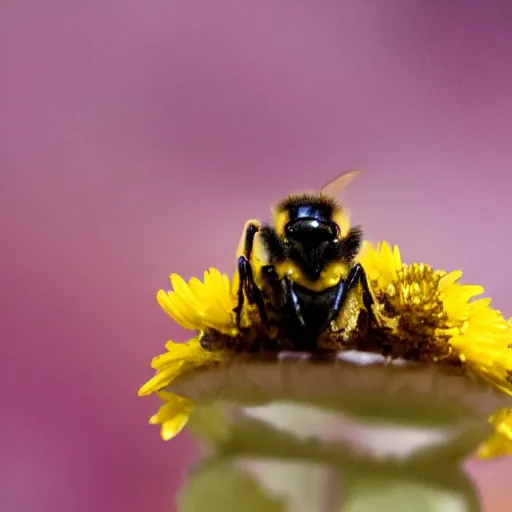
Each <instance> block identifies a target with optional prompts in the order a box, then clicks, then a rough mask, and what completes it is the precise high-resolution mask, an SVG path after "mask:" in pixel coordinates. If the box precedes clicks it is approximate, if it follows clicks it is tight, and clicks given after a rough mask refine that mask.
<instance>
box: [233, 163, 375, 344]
mask: <svg viewBox="0 0 512 512" xmlns="http://www.w3.org/2000/svg"><path fill="white" fill-rule="evenodd" d="M360 172H361V171H360V170H359V169H356V170H352V171H349V172H346V173H343V174H341V175H340V176H338V177H337V178H336V179H334V180H332V181H331V182H329V183H327V184H326V185H325V186H324V187H322V189H321V190H320V192H318V193H313V194H296V195H290V196H288V197H286V198H285V199H283V200H282V201H280V202H279V203H278V204H277V205H276V206H275V207H274V209H273V223H272V224H262V223H260V222H259V221H257V220H250V221H248V222H247V223H246V225H245V228H244V231H243V234H242V237H241V240H240V244H239V247H238V252H237V270H238V280H237V283H238V305H237V306H236V308H235V309H234V313H235V317H236V322H237V326H238V328H239V329H241V330H243V328H244V326H243V311H244V307H246V305H248V306H252V307H256V308H257V311H258V313H259V317H260V321H261V324H262V325H263V326H266V327H268V328H271V327H272V326H277V328H278V329H279V330H280V331H281V332H286V336H288V337H289V339H293V340H294V348H295V349H299V350H314V349H315V348H316V342H317V339H318V338H319V336H320V335H321V334H322V333H323V332H324V331H325V330H326V329H327V328H328V327H329V326H330V325H331V323H332V322H333V321H335V320H336V319H337V318H338V317H339V315H340V314H341V313H342V311H343V308H344V306H345V305H346V303H347V299H348V297H349V296H350V295H351V294H352V293H353V292H355V290H356V288H357V289H358V290H360V293H361V302H362V304H363V306H364V309H365V310H366V311H367V318H368V321H372V320H375V321H377V322H378V318H377V317H376V314H375V310H374V308H373V307H372V306H373V305H374V304H375V298H374V295H373V292H372V290H371V287H370V284H369V281H368V278H367V276H366V273H365V270H364V268H363V267H362V266H361V265H360V264H359V263H357V262H356V256H357V254H358V252H359V250H360V248H361V244H362V239H363V231H362V228H361V227H360V226H353V227H352V226H351V225H350V220H349V216H348V213H347V212H346V210H345V209H344V208H343V207H342V206H341V204H340V203H339V202H338V200H337V199H336V197H337V195H338V194H339V192H340V191H341V190H343V189H344V188H345V187H346V186H347V185H348V184H349V183H350V182H352V181H353V180H354V179H355V178H356V177H357V176H358V175H359V174H360Z"/></svg>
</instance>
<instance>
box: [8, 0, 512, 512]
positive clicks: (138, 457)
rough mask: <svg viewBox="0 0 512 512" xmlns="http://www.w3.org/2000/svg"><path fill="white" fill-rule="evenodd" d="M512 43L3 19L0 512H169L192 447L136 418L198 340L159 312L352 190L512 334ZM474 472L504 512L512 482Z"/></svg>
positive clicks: (165, 21) (323, 13)
mask: <svg viewBox="0 0 512 512" xmlns="http://www.w3.org/2000/svg"><path fill="white" fill-rule="evenodd" d="M242 4H243V7H242ZM511 26H512V3H511V2H510V1H508V0H503V1H499V0H495V1H494V2H485V1H483V0H482V1H472V2H471V1H470V2H465V3H464V5H463V4H462V3H458V5H457V3H456V2H453V3H452V4H451V5H449V3H448V2H442V1H434V2H432V1H430V2H428V1H410V0H401V1H399V0H391V1H386V2H381V1H378V0H374V1H360V0H353V1H340V0H295V1H293V2H292V1H282V2H275V1H271V0H260V1H259V2H244V3H242V2H240V1H238V2H235V1H231V0H224V1H223V2H208V1H207V0H203V1H199V0H198V1H190V2H183V1H169V0H166V1H163V0H155V1H153V2H140V1H133V0H123V1H119V0H106V1H105V0H104V1H102V2H100V1H91V2H64V1H62V0H61V1H55V0H54V1H47V2H35V1H34V0H32V1H27V0H6V1H4V2H2V5H1V7H0V55H1V69H2V78H1V80H0V102H1V103H0V112H1V114H0V213H1V216H0V246H1V252H2V258H1V267H0V293H1V308H0V326H1V329H2V331H1V349H0V350H1V358H0V361H1V363H0V364H1V365H2V368H1V371H0V375H1V377H0V378H1V379H3V381H4V382H3V383H2V384H3V385H2V386H1V388H0V389H2V393H3V394H4V396H3V398H2V415H1V417H0V434H1V438H0V454H1V470H0V474H1V476H0V509H1V510H2V511H6V512H8V511H23V512H24V511H35V510H37V511H66V510H73V511H75V512H80V511H88V512H90V511H91V510H93V511H95V512H102V511H113V510H123V511H125V512H138V511H145V510H158V511H163V510H168V511H171V510H173V496H174V494H175V492H176V490H177V489H178V488H179V486H180V485H181V483H182V480H183V478H184V474H185V470H186V468H187V465H188V464H190V463H191V461H192V460H193V457H194V447H193V443H192V441H191V440H190V438H189V437H188V435H187V434H184V435H181V436H180V437H179V438H177V439H176V440H174V441H172V442H170V443H167V444H165V443H163V441H161V440H160V438H159V435H158V429H157V428H155V427H150V426H148V425H147V418H148V417H149V416H150V415H151V414H152V413H153V412H154V411H155V410H156V407H157V400H156V399H152V398H146V399H142V398H137V395H136V393H137V389H138V387H139V386H140V385H141V384H142V383H143V382H144V381H145V380H146V379H147V378H148V377H149V376H150V374H151V373H150V368H149V362H150V359H151V358H152V357H153V356H154V355H156V354H157V353H160V352H161V351H162V350H163V344H164V342H165V341H166V340H168V339H184V336H185V333H184V332H183V331H181V330H179V329H178V328H176V327H175V326H174V325H173V324H172V322H171V320H170V319H169V318H168V317H166V315H165V314H164V313H163V312H162V311H161V310H160V308H159V307H158V304H157V303H156V300H155V295H156V291H157V290H158V289H159V288H162V287H164V288H169V285H168V281H167V276H168V275H169V273H170V272H179V273H181V274H182V275H183V276H184V277H189V276H191V275H201V273H202V272H203V270H204V269H205V268H206V267H208V266H211V265H213V266H217V267H219V268H221V269H222V270H224V271H227V272H230V271H231V270H232V268H233V263H234V259H233V250H234V248H235V246H236V243H237V241H238V237H239V234H240V230H241V229H242V226H243V223H244V221H245V220H246V219H247V218H252V217H256V218H265V217H266V216H267V215H268V210H269V207H270V205H271V204H272V203H273V202H274V201H275V200H276V199H278V198H280V197H281V196H282V195H284V194H286V193H287V192H290V191H295V190H297V189H298V190H300V189H303V188H312V187H319V186H320V185H321V184H323V182H324V181H326V180H328V179H330V178H331V177H333V176H334V175H335V174H337V173H338V172H340V171H342V170H346V169H349V168H351V167H354V166H364V167H365V168H366V169H367V173H366V175H365V176H364V177H363V178H361V179H360V180H359V181H358V182H357V183H356V184H355V185H353V186H352V187H351V189H350V191H349V193H348V194H347V204H348V206H349V208H350V210H351V211H352V213H353V217H354V221H355V222H357V223H362V224H363V225H364V226H365V227H366V232H367V237H368V238H370V239H372V240H378V239H381V238H387V239H389V240H390V241H392V242H395V243H398V244H400V246H401V248H402V250H403V253H404V256H405V259H406V260H415V259H424V260H426V261H428V262H430V263H432V264H435V265H438V266H441V267H444V268H448V269H453V268H456V267H459V266H460V267H462V268H463V270H465V280H466V282H478V283H481V284H483V285H485V287H486V292H487V293H488V294H490V295H491V296H492V297H493V298H494V303H495V305H496V306H497V307H498V308H500V309H503V310H504V311H505V312H506V313H507V314H512V287H511V286H510V280H509V278H508V276H509V275H510V273H509V270H508V265H509V264H510V256H509V254H510V253H509V251H510V250H511V249H512V239H511V235H510V226H509V220H510V218H511V216H512V202H511V200H510V188H511V185H512V174H511V165H512V143H511V140H512V95H511V92H510V91H512V65H511V60H510V56H511V55H512V34H511V32H510V27H511ZM469 468H470V471H471V474H472V475H473V476H474V478H475V479H476V481H477V482H478V484H479V487H480V488H481V490H482V494H483V498H484V502H485V505H486V510H487V511H492V512H505V511H509V510H510V509H511V508H512V489H511V488H510V471H511V470H512V461H511V462H496V463H470V464H469Z"/></svg>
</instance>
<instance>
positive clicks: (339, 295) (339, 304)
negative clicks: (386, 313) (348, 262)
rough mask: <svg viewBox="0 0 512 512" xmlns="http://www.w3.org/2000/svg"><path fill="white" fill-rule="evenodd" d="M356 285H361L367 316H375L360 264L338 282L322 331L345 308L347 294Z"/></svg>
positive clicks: (366, 279)
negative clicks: (329, 313)
mask: <svg viewBox="0 0 512 512" xmlns="http://www.w3.org/2000/svg"><path fill="white" fill-rule="evenodd" d="M358 284H361V286H362V288H363V305H364V307H365V309H366V310H367V311H368V314H369V315H370V316H372V317H374V316H375V314H374V311H373V305H374V304H375V299H374V296H373V293H372V291H371V289H370V285H369V284H368V278H367V276H366V272H365V270H364V268H363V267H362V265H361V264H360V263H357V264H356V265H354V266H353V267H352V268H351V269H350V270H349V272H348V274H347V277H346V278H345V279H344V280H343V281H340V282H339V284H338V289H337V290H336V296H335V298H334V304H333V308H332V311H331V315H330V317H329V320H328V322H327V324H326V325H325V327H324V329H325V328H326V327H327V326H328V325H329V324H330V323H331V322H332V321H333V320H334V319H335V318H336V317H337V316H338V315H339V313H340V312H341V310H342V309H343V307H344V306H345V303H346V301H347V298H348V296H349V294H350V293H351V292H352V290H353V289H354V288H355V287H356V286H357V285H358Z"/></svg>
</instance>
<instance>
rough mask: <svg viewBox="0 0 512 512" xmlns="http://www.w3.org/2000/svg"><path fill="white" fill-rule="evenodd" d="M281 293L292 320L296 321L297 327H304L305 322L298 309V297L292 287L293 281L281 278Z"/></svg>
mask: <svg viewBox="0 0 512 512" xmlns="http://www.w3.org/2000/svg"><path fill="white" fill-rule="evenodd" d="M282 287H283V294H284V300H285V304H286V305H287V307H288V309H289V311H290V313H291V315H292V316H293V318H294V320H295V321H296V322H297V324H298V325H299V327H302V328H305V327H306V322H305V321H304V317H303V316H302V312H301V310H300V304H299V299H298V297H297V294H296V293H295V290H294V289H293V283H292V282H291V281H290V280H289V279H288V278H287V277H285V278H283V280H282Z"/></svg>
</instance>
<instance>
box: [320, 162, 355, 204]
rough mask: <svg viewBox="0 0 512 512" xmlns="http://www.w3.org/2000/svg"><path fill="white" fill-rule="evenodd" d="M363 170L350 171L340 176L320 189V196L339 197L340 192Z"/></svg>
mask: <svg viewBox="0 0 512 512" xmlns="http://www.w3.org/2000/svg"><path fill="white" fill-rule="evenodd" d="M363 170H364V169H352V170H350V171H346V172H344V173H342V174H340V175H339V176H337V177H336V178H334V179H333V180H331V181H329V182H328V183H326V184H325V185H324V186H323V187H322V188H321V189H320V195H322V196H330V197H334V198H338V197H339V196H340V195H341V192H342V191H343V190H345V188H347V187H348V185H350V183H352V181H353V180H355V179H356V178H357V177H358V176H359V175H360V174H361V173H362V172H363Z"/></svg>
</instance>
